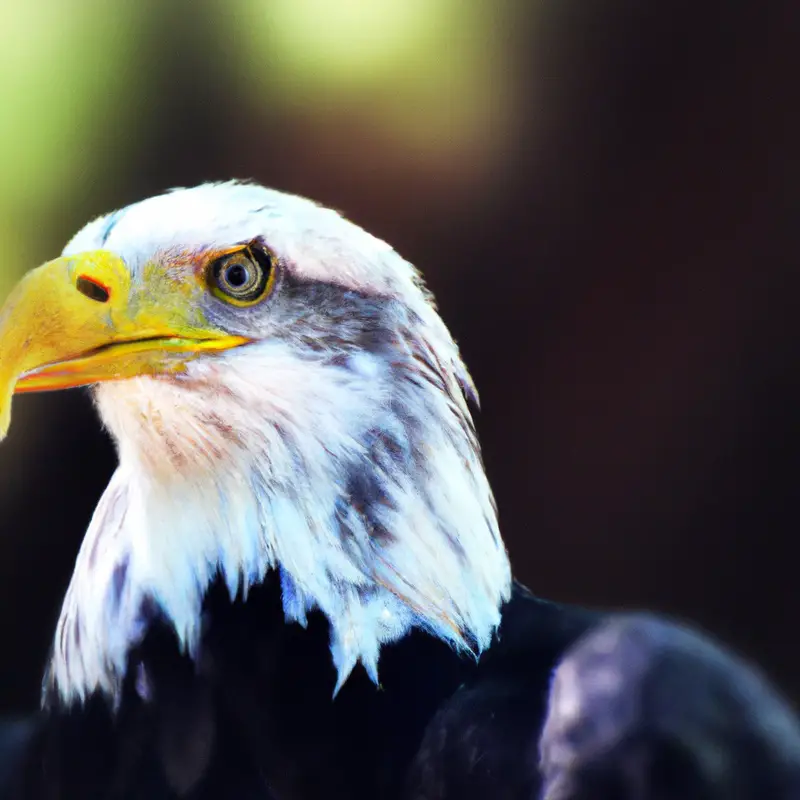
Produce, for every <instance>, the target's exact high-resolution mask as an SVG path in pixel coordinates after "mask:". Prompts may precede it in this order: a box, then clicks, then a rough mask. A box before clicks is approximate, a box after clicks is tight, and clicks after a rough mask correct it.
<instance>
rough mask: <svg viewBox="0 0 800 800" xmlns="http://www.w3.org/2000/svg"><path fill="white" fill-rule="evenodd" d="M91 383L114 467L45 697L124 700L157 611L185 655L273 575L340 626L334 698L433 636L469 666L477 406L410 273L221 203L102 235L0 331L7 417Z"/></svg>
mask: <svg viewBox="0 0 800 800" xmlns="http://www.w3.org/2000/svg"><path fill="white" fill-rule="evenodd" d="M80 385H91V386H92V387H93V388H92V391H93V394H94V398H95V402H96V405H97V408H98V411H99V414H100V416H101V418H102V420H103V422H104V424H105V426H106V428H107V429H108V431H109V432H110V434H111V436H112V437H113V439H114V441H115V443H116V446H117V451H118V454H119V466H118V468H117V470H116V472H115V473H114V475H113V477H112V479H111V482H110V484H109V486H108V488H107V489H106V491H105V493H104V494H103V497H102V498H101V500H100V503H99V505H98V506H97V509H96V511H95V513H94V516H93V518H92V521H91V524H90V526H89V529H88V531H87V533H86V536H85V538H84V541H83V544H82V546H81V549H80V552H79V554H78V557H77V561H76V565H75V570H74V573H73V577H72V580H71V583H70V586H69V589H68V591H67V594H66V597H65V600H64V604H63V608H62V611H61V616H60V619H59V622H58V627H57V630H56V636H55V640H54V643H53V650H52V656H51V661H50V664H49V668H48V676H47V678H46V684H47V685H46V688H49V689H51V690H52V689H54V690H55V692H54V693H55V695H56V696H57V697H58V698H59V699H60V700H61V701H63V702H65V703H70V702H74V701H76V700H78V701H79V700H83V699H84V698H86V697H87V696H88V695H90V694H92V693H94V692H101V693H104V694H106V695H108V696H110V697H117V696H118V694H119V691H120V688H121V683H122V680H123V678H124V675H125V672H126V670H127V667H128V655H129V652H130V650H131V648H132V647H134V646H135V645H136V644H137V643H139V642H140V641H141V639H142V638H143V636H144V635H145V633H146V631H147V627H148V624H149V622H150V621H151V619H152V610H153V609H154V608H156V609H158V611H159V613H160V615H161V616H163V618H164V619H166V620H168V621H169V623H170V624H171V625H172V626H173V627H174V630H175V633H176V635H177V637H178V641H179V642H180V644H181V646H182V647H183V648H184V649H185V650H186V651H187V652H189V653H190V654H193V655H194V654H196V653H197V651H198V647H199V645H200V642H201V635H202V629H201V619H202V603H203V598H204V594H205V592H206V589H207V588H208V587H209V585H210V583H211V582H212V581H214V580H215V579H216V578H218V577H220V576H221V577H222V579H223V580H224V581H225V583H226V585H227V587H228V589H229V591H230V594H231V597H232V598H233V597H236V596H246V593H247V591H248V588H249V587H251V586H253V585H254V584H257V583H259V582H261V581H262V580H263V579H264V577H265V575H266V574H267V572H268V571H270V570H275V571H276V572H277V573H278V574H279V576H280V581H281V586H282V598H283V609H284V613H285V616H286V619H287V621H290V622H294V623H299V624H301V625H303V624H305V621H306V615H307V613H308V612H309V611H310V610H312V609H317V610H319V611H320V612H322V613H323V614H324V615H325V617H326V618H327V619H328V621H329V623H330V638H331V653H332V657H333V664H334V666H335V669H336V674H337V681H336V689H337V690H338V687H340V686H341V685H342V683H343V681H345V680H346V678H347V676H348V675H349V674H350V672H351V670H352V669H353V668H354V666H355V665H356V664H357V663H358V662H361V663H362V664H363V666H364V667H365V669H366V670H367V672H368V674H369V675H370V676H371V677H372V679H373V680H375V681H377V669H378V658H379V650H380V647H381V645H383V644H385V643H389V642H392V641H396V640H398V639H400V638H402V637H403V636H404V635H405V634H406V633H407V632H408V631H409V630H411V629H412V628H414V627H418V628H423V629H425V630H426V631H428V632H429V633H431V634H432V635H434V636H437V637H440V638H441V639H444V640H445V641H447V642H449V643H451V644H452V645H453V646H454V647H456V648H459V649H464V650H467V651H471V652H473V653H478V652H480V650H482V649H483V648H485V647H486V646H487V645H488V644H489V642H490V640H491V637H492V635H493V633H494V631H495V629H496V627H497V625H498V624H499V620H500V607H501V606H502V604H503V602H504V601H505V600H506V599H507V598H508V597H509V593H510V585H511V577H510V568H509V563H508V558H507V555H506V551H505V548H504V546H503V542H502V540H501V538H500V535H499V533H498V527H497V518H496V510H495V505H494V501H493V498H492V493H491V489H490V487H489V484H488V482H487V479H486V476H485V474H484V470H483V466H482V463H481V457H480V451H479V446H478V443H477V440H476V436H475V430H474V427H473V423H472V419H471V416H470V411H469V408H468V404H467V401H468V399H469V398H473V399H476V396H475V391H474V388H473V386H472V383H471V380H470V378H469V375H468V373H467V370H466V368H465V367H464V364H463V363H462V361H461V358H460V356H459V352H458V348H457V347H456V344H455V343H454V341H453V339H452V337H451V335H450V333H449V332H448V330H447V328H446V327H445V325H444V324H443V322H442V320H441V319H440V317H439V315H438V314H437V312H436V309H435V306H434V304H433V301H432V298H431V296H430V294H429V293H428V292H427V291H426V289H425V287H424V285H423V283H422V280H421V278H420V276H419V274H418V272H417V271H416V270H415V269H414V268H413V267H412V266H411V264H409V263H408V262H407V261H405V260H404V259H403V258H401V257H400V256H399V255H398V254H397V253H396V252H395V251H394V250H393V249H392V248H391V247H389V246H388V245H387V244H386V243H384V242H382V241H380V240H379V239H376V238H375V237H374V236H371V235H370V234H368V233H367V232H366V231H364V230H362V229H361V228H359V227H357V226H356V225H354V224H352V223H351V222H348V221H347V220H345V219H344V218H342V217H341V216H340V215H339V214H338V213H336V212H334V211H332V210H330V209H327V208H323V207H321V206H319V205H317V204H315V203H313V202H311V201H309V200H306V199H304V198H300V197H295V196H291V195H287V194H283V193H281V192H277V191H273V190H269V189H266V188H263V187H260V186H256V185H252V184H243V183H238V182H229V183H221V184H207V185H203V186H199V187H196V188H192V189H178V190H174V191H172V192H169V193H167V194H164V195H160V196H157V197H153V198H150V199H148V200H144V201H142V202H139V203H136V204H134V205H131V206H128V207H127V208H125V209H122V210H120V211H117V212H115V213H112V214H109V215H106V216H103V217H101V218H99V219H96V220H94V221H93V222H90V223H89V224H88V225H87V226H86V227H84V228H83V229H82V230H81V231H80V232H79V233H78V234H77V235H76V236H75V237H74V238H73V239H72V241H71V242H70V243H69V244H68V245H67V247H66V248H65V250H64V252H63V254H62V256H61V257H60V258H57V259H55V260H54V261H51V262H49V263H47V264H45V265H44V266H42V267H39V268H38V269H36V270H33V271H32V272H30V273H28V274H27V275H26V276H25V277H24V278H23V279H22V281H21V282H20V283H19V285H18V286H17V287H16V288H15V289H14V291H13V292H12V294H11V295H10V297H9V298H8V300H7V302H6V304H5V305H4V306H3V308H2V310H0V437H1V436H2V435H4V434H5V432H6V431H7V429H8V425H9V419H10V405H11V396H12V394H14V393H23V392H30V391H45V390H53V389H60V388H67V387H74V386H80Z"/></svg>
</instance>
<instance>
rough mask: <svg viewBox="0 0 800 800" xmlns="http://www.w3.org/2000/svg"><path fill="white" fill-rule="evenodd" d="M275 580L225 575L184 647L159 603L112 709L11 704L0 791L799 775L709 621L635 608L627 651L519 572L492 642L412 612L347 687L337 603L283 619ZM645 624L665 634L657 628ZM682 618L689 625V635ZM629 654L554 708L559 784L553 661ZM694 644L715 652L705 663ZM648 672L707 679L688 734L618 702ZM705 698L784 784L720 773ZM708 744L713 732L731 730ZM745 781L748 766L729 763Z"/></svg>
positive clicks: (385, 793)
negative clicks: (563, 713) (474, 640)
mask: <svg viewBox="0 0 800 800" xmlns="http://www.w3.org/2000/svg"><path fill="white" fill-rule="evenodd" d="M277 583H278V582H277V580H275V581H272V580H271V581H269V582H268V583H267V584H266V585H264V586H261V587H259V588H257V589H255V590H251V592H250V594H249V596H248V598H247V601H246V602H242V601H241V600H237V601H236V602H235V603H231V602H230V600H229V599H228V597H227V594H226V591H225V590H224V588H223V587H222V586H219V585H218V586H215V587H214V588H213V589H212V590H211V592H210V593H209V595H208V598H207V602H206V621H207V625H206V630H205V634H204V638H203V646H202V652H201V653H200V654H199V656H198V659H197V662H196V663H194V662H192V661H190V660H189V658H188V657H187V656H182V655H180V654H179V653H178V649H177V646H176V644H175V640H174V637H173V635H172V634H171V633H170V631H169V628H168V626H167V625H165V624H162V623H156V624H155V625H154V626H153V628H152V630H151V632H150V633H149V634H148V636H147V638H146V639H145V641H144V643H143V645H142V646H141V647H140V648H139V649H138V650H137V651H136V652H135V653H134V654H133V655H132V658H131V668H130V669H129V674H128V676H127V679H126V684H125V689H124V696H123V698H122V702H121V705H120V707H119V709H118V711H117V712H116V714H114V713H112V710H111V708H110V707H109V705H108V703H107V702H106V701H105V700H104V699H101V698H97V697H95V698H93V699H92V700H90V701H89V702H88V704H87V705H86V707H84V708H83V709H79V710H74V711H72V712H66V711H63V710H58V709H57V707H56V706H55V705H54V704H53V705H52V710H50V711H46V712H42V713H41V714H40V715H39V716H38V718H37V719H36V720H34V721H30V722H26V723H18V724H11V723H9V724H8V725H7V726H6V727H5V728H4V730H3V733H2V734H1V735H0V748H2V753H1V755H2V763H0V780H2V781H5V784H4V787H3V788H4V791H2V792H0V797H3V798H15V800H16V798H31V799H33V798H36V799H37V800H38V798H70V799H71V798H131V800H134V799H138V798H147V799H148V800H161V799H162V798H163V799H164V800H166V799H167V798H179V797H183V798H192V799H193V800H206V798H224V799H225V800H228V798H230V800H249V799H250V798H252V800H256V798H259V799H262V798H275V800H322V798H325V799H326V800H327V799H329V800H335V799H336V798H342V800H376V799H377V798H386V799H387V800H393V799H394V798H396V799H397V800H412V798H413V800H445V799H447V800H472V799H473V798H474V799H475V800H477V798H481V799H482V800H483V799H485V800H512V799H513V800H522V798H528V799H530V800H532V799H533V798H536V797H539V796H541V795H540V792H542V791H546V797H547V798H548V800H567V798H576V799H577V798H586V799H587V800H590V799H591V798H596V799H597V800H612V798H631V800H637V799H639V800H649V799H650V798H653V800H655V798H673V797H674V798H679V797H681V798H683V797H691V798H695V797H696V798H701V797H702V798H716V797H723V796H724V797H741V798H750V797H753V798H755V797H759V798H763V799H764V800H767V798H769V797H773V796H774V797H776V798H778V797H780V798H783V797H791V796H795V795H791V794H789V793H788V792H789V791H793V790H794V788H793V787H795V785H796V784H794V782H793V781H794V780H795V770H796V768H797V764H798V763H800V755H798V753H800V745H798V743H800V735H798V733H797V726H796V723H795V721H794V718H793V717H792V716H791V715H790V713H789V712H788V711H786V709H785V707H784V705H783V704H782V702H781V701H780V699H779V698H775V697H774V696H773V694H772V693H771V690H769V688H768V687H766V685H765V684H764V683H763V681H761V679H760V678H758V677H757V676H754V675H752V674H751V673H750V672H748V671H747V668H746V667H745V666H743V665H740V664H739V663H738V662H736V661H735V659H733V658H731V657H729V656H727V655H724V654H720V651H719V650H718V649H715V648H714V647H713V646H712V645H707V644H705V642H704V640H702V639H699V638H697V639H696V642H700V643H702V647H701V648H700V650H699V651H698V650H697V648H694V647H693V646H692V642H694V641H695V639H692V637H691V635H689V634H685V633H684V632H683V631H681V630H680V629H677V628H674V626H669V625H666V624H665V623H663V622H660V621H658V620H645V621H644V622H642V620H641V619H638V618H634V622H633V623H632V625H633V626H634V628H636V626H637V625H638V626H639V627H638V628H636V630H642V629H643V630H644V631H645V633H644V638H643V639H642V636H640V637H639V640H637V641H640V647H639V652H640V655H642V657H641V658H639V659H638V660H637V659H631V658H630V652H628V651H627V650H625V648H626V647H627V648H628V650H629V649H630V642H628V641H627V640H625V642H623V645H622V646H621V647H622V649H621V650H620V649H619V648H618V652H617V651H614V649H613V648H612V650H609V648H608V647H607V646H606V645H603V643H602V641H601V642H600V646H599V647H598V646H596V645H597V641H599V640H598V639H597V635H599V634H597V635H595V634H591V633H589V635H588V636H585V635H584V634H587V632H589V631H592V630H597V631H600V632H601V633H602V632H603V630H604V626H607V625H608V624H609V622H608V620H609V619H611V620H612V623H613V618H608V617H601V616H600V615H597V614H594V613H591V612H588V611H583V610H581V609H577V608H570V607H565V606H559V605H555V604H552V603H548V602H545V601H542V600H539V599H537V598H534V597H533V596H532V595H530V594H529V593H528V592H527V591H525V590H524V589H523V588H521V587H517V588H516V589H515V593H514V596H513V598H512V600H511V602H510V603H509V604H508V605H507V607H506V609H505V612H504V616H503V623H502V626H501V629H500V632H499V636H498V638H497V641H496V642H495V643H494V645H493V646H492V648H491V649H490V650H489V651H488V652H487V653H486V654H484V656H483V657H482V658H481V659H480V661H479V662H477V663H476V662H475V661H474V660H473V659H471V658H469V657H460V656H458V655H457V654H456V653H455V652H453V651H452V650H451V649H450V648H449V647H448V646H446V645H445V644H443V643H441V642H439V641H437V640H435V639H433V638H432V637H429V636H427V635H425V634H424V633H421V632H418V633H415V634H413V635H411V636H409V637H407V638H406V639H404V640H402V641H401V642H399V643H397V644H395V645H391V646H388V647H386V648H385V649H384V650H383V653H382V657H381V662H380V680H381V686H380V687H376V686H375V685H374V684H372V683H371V682H370V681H369V679H368V678H367V676H366V674H365V673H364V672H363V670H361V669H360V668H358V669H356V671H355V672H354V673H353V675H352V676H351V677H350V679H349V680H348V681H347V682H346V683H345V685H344V687H343V688H342V690H341V692H340V693H339V695H338V696H337V697H336V698H335V699H334V698H332V693H333V689H334V686H335V683H336V673H335V670H334V668H333V665H332V664H331V659H330V654H329V651H328V647H329V632H328V626H327V622H326V621H325V620H324V619H323V618H322V617H321V616H319V615H317V614H311V615H310V617H309V621H308V627H307V628H306V629H303V628H302V627H300V626H299V625H296V624H291V625H288V624H286V623H285V622H284V619H283V611H282V608H281V602H280V588H279V586H278V585H277ZM620 624H622V623H620ZM651 626H655V627H654V628H653V630H656V631H658V632H660V634H659V635H661V637H662V638H661V639H658V637H655V639H653V638H652V637H649V633H648V632H649V630H650V627H651ZM625 630H627V629H625ZM670 631H673V632H676V636H677V639H676V640H675V641H676V644H675V647H673V646H672V639H671V638H670V636H671V634H670ZM665 636H666V644H664V642H665V640H664V637H665ZM686 636H689V639H688V640H687V639H686V638H685V637H686ZM681 637H684V638H681ZM624 638H625V637H622V639H624ZM628 638H630V637H628ZM634 638H635V636H634ZM651 640H652V641H653V642H655V644H654V645H653V646H651V645H650V642H651ZM656 640H658V641H656ZM621 641H622V640H621ZM642 641H643V642H644V644H641V642H642ZM687 641H688V642H689V644H688V645H687ZM626 642H627V643H626ZM659 642H660V644H659ZM656 645H658V646H656ZM659 647H660V648H661V649H660V650H659ZM703 647H706V648H707V650H703ZM687 648H688V650H687ZM598 652H599V653H600V656H598ZM664 653H666V654H667V656H668V657H667V661H666V662H665V661H664V658H663V656H664ZM682 653H683V655H681V654H682ZM687 653H688V655H687ZM698 653H699V655H698ZM676 654H677V655H676ZM617 656H620V657H622V658H623V660H624V663H621V664H617V666H619V667H620V668H621V669H623V672H624V670H625V669H626V668H627V669H628V674H627V675H626V682H625V683H624V685H623V687H622V691H619V692H617V694H616V695H613V693H612V695H611V696H607V697H600V698H599V699H598V697H597V696H596V695H593V694H592V693H591V692H590V691H588V692H587V693H586V696H587V697H589V699H590V700H591V702H589V701H586V702H585V704H584V706H582V711H581V714H579V716H578V718H575V719H573V718H570V719H569V720H566V721H565V720H561V719H559V717H558V713H560V712H559V709H558V708H557V707H556V705H557V704H556V705H554V706H553V708H551V709H550V714H549V718H548V723H547V728H546V740H547V739H548V737H549V744H548V741H546V742H545V743H544V746H543V748H542V751H543V752H544V754H545V762H544V766H545V767H546V769H545V775H546V778H547V781H548V785H547V787H542V785H541V784H540V780H541V779H540V777H539V775H540V771H539V758H540V750H539V738H540V734H541V730H542V726H543V724H544V722H545V719H546V717H548V700H549V696H550V691H551V684H552V681H553V675H554V670H555V668H556V667H557V665H558V664H559V663H562V662H563V663H562V667H560V668H559V672H558V673H556V674H557V675H558V676H559V677H558V678H557V682H558V681H560V673H561V670H563V669H568V668H569V669H572V667H573V666H575V664H577V667H576V669H577V672H576V670H575V669H572V672H576V674H578V675H581V674H583V673H582V672H581V670H583V671H584V673H585V672H586V671H587V669H588V674H589V676H591V674H592V664H594V663H595V662H593V661H592V659H593V658H594V659H595V660H596V659H597V658H604V659H605V660H606V663H612V665H613V664H614V659H615V658H617ZM565 657H566V658H565ZM698 658H699V659H700V661H699V663H700V664H701V665H705V664H707V663H712V667H710V668H709V669H705V667H703V668H700V669H698V662H697V659H698ZM670 659H671V660H670ZM715 659H716V661H715ZM664 663H668V664H669V669H667V670H666V672H665V671H664ZM587 664H588V665H589V666H588V668H587V666H586V665H587ZM626 665H628V666H627V667H626ZM634 667H635V668H634ZM687 670H688V671H687ZM572 672H570V673H569V674H570V675H571V674H572ZM565 675H566V673H565ZM695 675H699V678H698V680H695V679H694V677H695ZM654 676H655V677H654ZM742 676H743V679H744V680H745V683H746V685H747V686H748V687H749V689H748V691H745V692H744V693H743V694H742V693H739V694H737V692H736V691H733V693H732V694H731V692H730V691H728V694H727V695H725V693H724V692H722V693H720V688H719V687H720V686H723V685H725V686H728V687H731V686H733V687H736V686H738V685H739V684H738V683H737V681H738V679H739V678H740V677H742ZM567 677H568V676H567ZM670 682H671V683H670ZM651 684H654V685H655V688H656V689H659V688H660V689H661V690H662V694H664V695H665V698H666V700H668V701H669V702H670V703H671V706H670V707H671V708H672V709H673V711H674V712H675V714H674V716H675V718H676V719H678V718H681V719H683V718H682V717H681V709H682V708H683V706H682V705H681V701H680V693H681V691H683V688H685V686H693V687H694V695H693V696H692V697H691V708H693V709H695V712H696V713H694V717H695V719H694V720H692V719H688V722H687V721H686V720H684V724H683V727H681V726H680V725H677V726H675V731H677V733H676V735H675V736H673V735H672V733H670V732H669V731H667V732H666V733H664V732H663V731H662V732H661V733H660V734H659V736H660V737H661V738H658V736H656V735H655V733H654V732H656V728H657V725H656V723H658V721H659V720H660V719H662V718H663V713H661V714H660V715H659V714H655V715H654V713H653V711H652V709H649V707H645V706H644V705H641V704H640V705H639V706H636V708H634V710H633V712H632V716H631V714H628V715H627V716H626V715H625V714H621V713H620V712H619V708H618V706H619V705H620V703H621V704H622V706H625V707H627V706H630V702H629V700H630V698H631V697H638V696H639V690H640V689H642V687H644V689H647V688H648V687H650V688H652V686H651ZM590 685H591V680H589V686H590ZM754 687H755V688H754ZM665 693H666V694H665ZM732 698H733V699H732ZM584 700H585V698H584ZM701 700H703V701H707V707H703V706H702V703H700V701H701ZM582 702H583V701H582ZM626 703H627V706H626ZM615 704H616V705H615ZM668 705H669V703H668ZM698 709H699V710H698ZM762 712H763V714H765V715H769V722H768V724H766V725H764V724H762V721H760V720H759V719H758V715H759V713H762ZM709 717H714V720H715V725H714V726H712V727H713V728H714V730H715V735H717V737H719V735H720V729H719V724H716V723H721V724H722V725H723V734H724V730H725V727H724V726H725V724H726V723H727V722H728V720H729V718H730V719H736V720H738V723H737V724H738V725H739V726H740V728H741V730H739V731H738V733H737V735H736V738H735V741H733V740H732V741H730V742H728V741H726V740H725V739H724V735H723V738H722V740H721V746H722V752H723V754H724V753H725V748H726V747H727V748H728V749H729V750H730V753H729V755H730V754H735V756H736V759H743V760H742V761H741V762H739V761H733V762H731V765H730V769H734V770H735V769H742V770H745V771H748V770H749V772H748V775H750V773H752V772H753V770H756V771H757V774H755V775H754V776H753V775H751V777H753V780H754V782H753V781H750V784H747V785H748V786H750V785H754V786H756V787H758V786H761V787H767V786H770V787H780V788H775V789H774V790H773V789H770V793H769V794H752V793H748V791H749V790H746V789H743V790H742V793H741V794H736V793H734V794H730V793H726V794H717V793H715V781H716V777H715V775H714V774H711V773H708V774H707V772H708V769H707V768H706V765H705V763H704V761H703V759H702V758H694V756H693V754H694V753H696V752H698V748H700V749H702V747H703V746H704V744H703V743H704V741H705V740H707V739H708V738H709V736H710V735H711V734H708V732H707V730H706V729H707V728H708V724H707V723H708V718H709ZM609 720H610V721H611V722H610V726H609V724H606V723H608V722H609ZM776 720H777V721H780V722H782V724H783V727H782V728H781V727H780V726H778V727H777V728H776ZM615 726H616V727H615ZM625 726H627V727H625ZM704 726H705V727H704ZM615 730H616V731H617V732H622V739H621V740H624V743H625V744H624V746H622V745H620V744H619V742H618V741H617V740H616V738H615V736H614V735H612V736H611V737H610V740H609V741H611V744H610V745H609V746H606V744H608V743H603V742H602V741H601V742H600V744H598V741H599V740H602V739H603V736H606V737H608V735H609V731H612V732H613V731H615ZM776 731H780V734H778V733H776ZM745 733H749V734H752V735H751V736H750V738H749V739H748V738H747V736H745V735H744V734H745ZM776 735H780V739H781V742H783V744H782V745H781V747H780V748H778V749H780V750H781V754H780V757H778V756H776V757H774V758H773V757H772V756H771V755H770V754H772V753H773V752H777V750H776V748H775V747H773V745H774V744H775V743H774V742H773V741H771V739H770V737H773V736H776ZM704 737H705V739H704ZM793 737H795V738H793ZM617 738H619V737H617ZM681 741H684V742H685V743H688V744H686V746H680V744H679V743H680V742H681ZM676 742H678V744H676ZM756 743H757V745H758V747H760V748H761V750H760V751H759V752H760V753H761V756H763V757H762V758H761V760H759V761H758V762H757V763H754V764H753V767H752V769H751V767H750V766H749V765H748V762H747V755H748V752H750V750H753V748H755V747H756ZM712 744H713V745H714V746H715V747H717V746H718V745H719V744H720V740H719V738H718V740H717V741H716V743H712ZM620 747H622V750H624V751H625V752H622V751H621V750H620ZM625 747H629V748H631V749H630V750H629V751H628V750H625ZM548 748H549V749H548ZM570 748H571V750H570ZM615 748H616V749H615ZM735 748H739V749H738V750H736V749H735ZM748 748H750V750H748ZM566 752H569V756H568V758H567V760H566V762H563V758H562V756H563V754H564V753H566ZM631 753H633V755H631ZM559 759H561V760H559ZM659 759H660V760H659ZM562 762H563V763H562ZM709 769H710V767H709ZM637 770H638V771H637ZM659 770H660V771H659ZM712 772H713V770H712ZM729 777H730V775H728V778H729ZM728 778H726V783H725V785H726V786H729V785H730V784H729V781H728ZM770 781H771V782H770ZM740 784H741V785H742V786H745V784H744V783H742V782H741V781H736V782H735V785H740ZM784 789H785V790H786V792H787V793H783V792H784ZM779 791H780V792H781V793H775V792H779ZM670 792H672V793H670ZM691 792H695V793H694V794H692V793H691Z"/></svg>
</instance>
